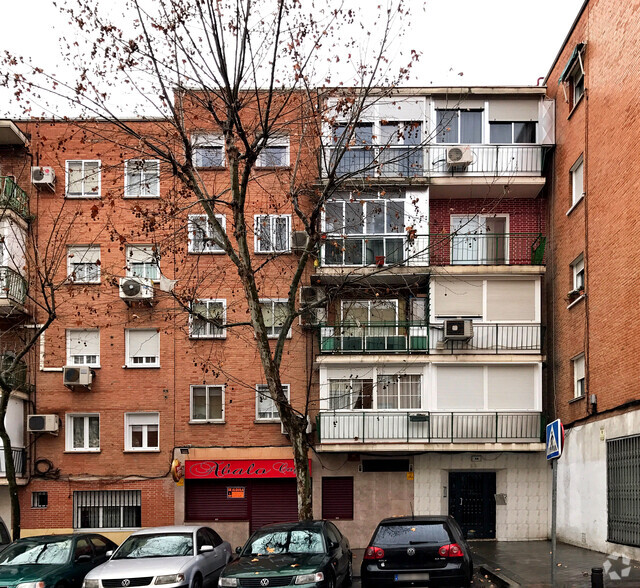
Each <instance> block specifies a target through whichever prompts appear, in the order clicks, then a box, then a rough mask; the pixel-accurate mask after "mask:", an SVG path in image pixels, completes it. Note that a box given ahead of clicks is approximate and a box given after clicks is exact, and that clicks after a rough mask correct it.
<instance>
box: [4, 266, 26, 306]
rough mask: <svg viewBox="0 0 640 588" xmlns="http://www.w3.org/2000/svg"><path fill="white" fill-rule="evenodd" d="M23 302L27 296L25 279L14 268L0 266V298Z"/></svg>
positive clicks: (18, 302)
mask: <svg viewBox="0 0 640 588" xmlns="http://www.w3.org/2000/svg"><path fill="white" fill-rule="evenodd" d="M3 298H4V299H8V300H11V301H12V302H15V303H17V304H24V301H25V300H26V298H27V281H26V280H25V279H24V278H23V277H22V276H21V275H20V274H19V273H18V272H16V271H15V270H12V269H11V268H9V267H0V299H3Z"/></svg>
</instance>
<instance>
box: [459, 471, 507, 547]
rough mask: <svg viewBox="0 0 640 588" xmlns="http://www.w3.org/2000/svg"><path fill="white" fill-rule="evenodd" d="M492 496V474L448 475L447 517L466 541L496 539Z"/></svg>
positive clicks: (494, 506)
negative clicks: (448, 515)
mask: <svg viewBox="0 0 640 588" xmlns="http://www.w3.org/2000/svg"><path fill="white" fill-rule="evenodd" d="M495 493H496V473H495V472H449V514H450V515H451V516H452V517H453V518H454V519H456V521H458V524H459V525H460V527H462V531H463V533H464V535H465V537H466V538H467V539H495V537H496V501H495V497H494V494H495Z"/></svg>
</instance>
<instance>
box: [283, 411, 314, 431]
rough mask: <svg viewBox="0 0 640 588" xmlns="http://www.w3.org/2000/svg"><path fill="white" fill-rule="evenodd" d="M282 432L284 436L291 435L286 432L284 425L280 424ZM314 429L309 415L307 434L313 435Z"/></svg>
mask: <svg viewBox="0 0 640 588" xmlns="http://www.w3.org/2000/svg"><path fill="white" fill-rule="evenodd" d="M280 430H281V431H282V434H283V435H289V433H287V432H286V431H285V430H284V425H283V424H282V423H280ZM312 430H313V429H312V428H311V417H310V416H309V415H307V428H306V429H305V433H306V434H307V435H308V434H309V433H311V431H312Z"/></svg>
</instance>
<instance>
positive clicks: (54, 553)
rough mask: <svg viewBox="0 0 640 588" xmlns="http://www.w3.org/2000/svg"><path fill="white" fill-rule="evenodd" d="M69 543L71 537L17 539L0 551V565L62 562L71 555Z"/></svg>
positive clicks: (65, 561)
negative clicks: (59, 538) (61, 538)
mask: <svg viewBox="0 0 640 588" xmlns="http://www.w3.org/2000/svg"><path fill="white" fill-rule="evenodd" d="M71 543H72V540H71V539H63V540H61V541H47V542H44V541H37V540H29V539H27V540H24V541H18V542H16V543H14V544H13V545H10V546H9V547H7V549H5V550H4V551H3V552H2V553H0V566H18V565H33V564H36V565H37V564H42V565H44V564H64V563H67V561H68V560H69V557H70V555H71Z"/></svg>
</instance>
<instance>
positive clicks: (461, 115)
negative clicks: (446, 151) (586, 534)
mask: <svg viewBox="0 0 640 588" xmlns="http://www.w3.org/2000/svg"><path fill="white" fill-rule="evenodd" d="M436 141H437V142H438V143H453V144H456V143H463V144H468V143H482V110H462V109H438V110H436Z"/></svg>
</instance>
